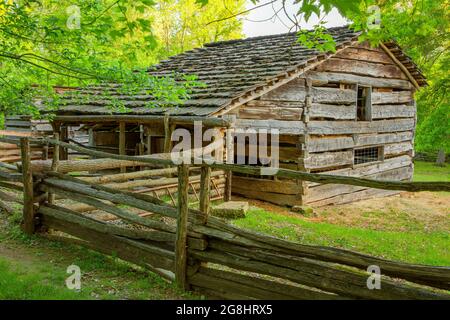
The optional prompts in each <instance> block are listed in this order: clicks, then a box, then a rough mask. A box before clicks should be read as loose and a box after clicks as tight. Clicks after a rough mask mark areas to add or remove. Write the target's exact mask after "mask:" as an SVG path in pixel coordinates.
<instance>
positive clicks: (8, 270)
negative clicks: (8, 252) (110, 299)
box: [0, 258, 90, 300]
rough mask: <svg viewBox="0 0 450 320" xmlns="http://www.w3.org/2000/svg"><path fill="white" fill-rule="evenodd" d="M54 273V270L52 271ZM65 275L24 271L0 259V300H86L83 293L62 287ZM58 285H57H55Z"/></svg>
mask: <svg viewBox="0 0 450 320" xmlns="http://www.w3.org/2000/svg"><path fill="white" fill-rule="evenodd" d="M53 271H54V270H53ZM66 277H67V275H66V274H64V273H62V272H52V273H42V272H37V271H34V272H33V271H30V270H26V269H25V268H23V267H22V266H20V265H18V264H11V263H10V262H8V261H7V260H6V259H4V258H0V300H12V299H14V300H80V299H82V300H86V299H89V298H90V296H89V295H88V294H86V293H85V292H75V291H73V290H69V289H67V288H66V287H65V286H64V283H65V280H64V279H65V278H66ZM55 283H59V285H55Z"/></svg>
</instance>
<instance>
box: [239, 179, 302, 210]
mask: <svg viewBox="0 0 450 320" xmlns="http://www.w3.org/2000/svg"><path fill="white" fill-rule="evenodd" d="M233 193H234V194H238V195H241V196H244V197H246V198H249V199H257V200H262V201H265V202H270V203H274V204H277V205H280V206H288V207H292V206H296V205H301V200H300V199H299V197H298V195H296V194H295V195H294V194H281V193H273V192H264V191H260V190H257V189H255V188H252V187H251V186H248V185H237V184H234V185H233Z"/></svg>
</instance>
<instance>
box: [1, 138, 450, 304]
mask: <svg viewBox="0 0 450 320" xmlns="http://www.w3.org/2000/svg"><path fill="white" fill-rule="evenodd" d="M0 141H1V140H0ZM43 143H49V144H51V145H52V144H53V145H58V146H61V147H63V148H72V149H75V150H77V151H78V152H82V153H85V154H87V155H90V156H95V157H102V156H103V157H107V158H108V160H107V161H105V160H104V159H103V161H105V162H109V163H114V166H112V165H110V164H108V166H112V167H113V168H117V169H120V168H121V167H123V165H124V162H127V161H128V162H132V163H133V165H132V166H136V164H137V165H142V164H143V163H144V164H150V165H156V166H158V165H162V166H166V165H168V164H171V160H170V158H168V156H167V155H157V156H146V157H130V156H117V155H111V154H105V153H103V152H98V151H93V150H88V149H85V148H83V147H80V146H77V145H71V144H67V143H62V142H59V141H57V140H46V141H43ZM29 144H30V140H28V139H23V140H22V143H21V147H22V163H21V164H19V165H18V167H17V170H16V168H14V167H11V166H9V167H3V169H1V170H0V187H2V188H6V189H10V190H13V191H19V190H23V195H24V199H23V201H22V200H21V199H16V200H17V201H21V202H23V204H24V229H25V231H27V232H29V233H35V232H38V233H39V234H42V235H44V236H47V237H50V238H51V239H56V240H60V241H66V242H69V243H74V244H77V245H82V246H85V247H87V248H90V249H93V250H96V251H99V252H102V253H105V254H108V255H114V256H117V257H119V258H121V259H124V260H126V261H130V262H132V263H135V264H137V265H140V266H142V267H145V268H148V269H149V270H152V271H153V272H156V273H158V274H160V275H161V276H163V277H165V278H166V279H168V280H170V281H176V283H177V284H178V285H179V286H180V288H182V289H184V290H195V291H199V292H202V293H204V294H206V295H208V296H211V297H218V298H225V299H450V295H449V293H448V290H450V267H448V266H446V267H434V266H424V265H413V264H407V263H402V262H396V261H388V260H384V259H381V258H377V257H372V256H369V255H364V254H360V253H356V252H351V251H346V250H342V249H336V248H329V247H320V246H308V245H302V244H299V243H294V242H290V241H286V240H282V239H278V238H275V237H271V236H268V235H264V234H260V233H256V232H252V231H248V230H244V229H240V228H237V227H235V226H232V225H230V224H228V223H226V222H224V221H222V220H221V219H218V218H216V217H211V216H209V215H208V213H209V208H210V200H211V197H210V193H211V189H212V188H211V178H212V177H213V176H214V175H215V173H214V172H213V171H212V169H214V170H223V171H227V170H231V171H234V172H242V173H249V174H254V175H258V174H259V173H260V169H259V168H254V167H246V166H234V165H227V164H213V165H206V164H203V165H201V169H200V176H194V177H195V180H196V181H197V180H199V184H200V188H199V190H198V193H199V195H198V199H199V210H197V209H193V208H192V205H190V204H189V199H190V196H192V190H191V189H190V188H189V186H190V182H191V181H190V179H191V180H192V177H191V176H190V173H191V172H192V170H198V169H193V168H192V167H190V166H189V165H179V166H178V168H164V169H156V170H159V171H153V170H144V171H138V172H130V173H121V174H108V175H105V176H88V177H86V176H79V177H75V176H71V175H69V174H67V173H70V172H73V171H95V170H99V168H103V165H101V163H102V161H97V160H99V159H96V160H95V161H96V164H97V165H96V166H90V164H91V163H93V162H92V161H94V160H86V161H82V162H85V163H90V164H89V165H86V164H82V162H79V163H77V162H65V161H59V162H58V164H57V166H55V165H52V162H49V161H47V162H45V164H44V162H42V161H39V162H35V161H31V159H30V158H29V157H28V156H27V151H28V150H29ZM57 149H58V148H55V150H57ZM56 153H57V152H56ZM111 159H114V160H116V161H113V160H111ZM53 164H54V162H53ZM98 164H100V165H98ZM62 168H65V169H62ZM19 169H20V171H21V172H20V173H19V171H18V170H19ZM60 169H61V171H60ZM145 171H147V172H145ZM169 174H170V175H172V176H173V175H176V177H175V178H173V177H171V178H167V177H163V178H162V179H170V182H174V181H176V185H177V195H176V197H177V201H176V206H175V205H169V204H168V203H167V202H165V201H163V200H161V199H158V198H157V197H155V196H151V195H148V194H141V193H135V192H132V191H131V188H130V189H128V188H121V187H118V186H117V185H118V184H119V185H120V184H123V183H130V184H129V186H134V187H135V186H139V187H141V186H142V185H146V184H147V183H146V182H138V183H135V184H133V183H134V182H133V181H131V180H132V179H148V178H150V177H155V176H159V175H161V176H164V175H169ZM276 175H277V176H281V177H285V178H292V179H301V180H307V181H314V182H320V183H333V184H335V183H343V184H350V185H358V186H367V187H375V188H381V189H389V190H407V191H418V190H432V191H436V190H446V191H449V190H450V185H449V184H448V183H399V182H388V181H373V180H367V179H356V178H349V177H337V176H323V175H318V174H307V173H303V172H297V171H291V170H279V171H278V173H276ZM136 181H139V180H136ZM132 182H133V183H132ZM166 182H167V180H166ZM190 193H191V194H190ZM49 194H55V195H56V196H57V197H59V198H60V199H70V200H71V201H72V202H75V203H80V204H83V205H87V206H91V207H93V208H95V209H96V210H99V211H101V212H104V213H107V214H109V215H111V216H114V217H116V220H114V221H115V222H114V223H110V222H109V220H103V219H101V218H99V217H98V216H96V215H93V214H85V213H80V212H78V211H74V210H71V209H70V207H69V206H67V205H66V203H64V202H63V201H60V200H58V198H57V197H56V198H55V199H54V200H53V201H48V198H47V197H48V195H49ZM6 196H7V195H5V194H2V193H0V199H1V198H2V197H3V198H4V197H6ZM139 210H140V211H139ZM372 265H376V266H378V267H379V268H380V269H381V273H382V276H381V279H380V281H381V289H380V290H370V289H368V287H367V279H368V277H369V274H368V273H367V268H368V267H369V266H372Z"/></svg>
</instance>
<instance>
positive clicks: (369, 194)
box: [305, 186, 400, 207]
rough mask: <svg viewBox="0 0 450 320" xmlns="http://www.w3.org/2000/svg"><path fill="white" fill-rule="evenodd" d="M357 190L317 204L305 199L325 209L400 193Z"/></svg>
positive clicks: (357, 188)
mask: <svg viewBox="0 0 450 320" xmlns="http://www.w3.org/2000/svg"><path fill="white" fill-rule="evenodd" d="M346 187H348V188H345V189H344V190H343V191H344V192H345V190H347V191H348V190H350V189H349V188H352V187H349V186H346ZM340 188H341V187H340ZM353 188H355V189H353V190H351V191H349V192H350V193H341V194H337V195H336V196H334V197H331V198H326V199H322V200H318V201H315V202H309V201H308V198H307V197H306V198H305V204H308V205H311V206H314V207H323V206H328V205H338V204H346V203H352V202H355V201H361V200H367V199H372V198H384V197H389V196H393V195H398V194H399V193H400V192H399V191H391V190H380V189H367V188H362V187H353ZM341 190H342V189H341Z"/></svg>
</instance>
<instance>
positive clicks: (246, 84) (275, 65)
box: [57, 27, 359, 116]
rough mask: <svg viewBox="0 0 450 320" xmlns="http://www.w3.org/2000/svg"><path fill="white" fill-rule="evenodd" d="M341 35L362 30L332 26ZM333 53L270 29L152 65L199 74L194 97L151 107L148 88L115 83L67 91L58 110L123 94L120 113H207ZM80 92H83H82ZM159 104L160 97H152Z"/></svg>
mask: <svg viewBox="0 0 450 320" xmlns="http://www.w3.org/2000/svg"><path fill="white" fill-rule="evenodd" d="M327 32H328V33H329V34H331V35H332V36H333V38H334V40H335V41H336V45H337V48H338V49H342V48H345V47H346V46H349V45H350V44H352V43H353V42H355V41H356V40H357V38H358V35H359V34H358V33H356V32H354V31H352V30H351V29H349V28H348V27H339V28H331V29H328V31H327ZM329 56H331V55H330V54H326V53H322V52H319V51H317V50H312V49H308V48H306V47H304V46H301V45H300V44H299V43H298V42H297V34H296V33H287V34H280V35H271V36H263V37H255V38H248V39H244V40H232V41H223V42H216V43H211V44H207V45H205V46H204V47H203V48H199V49H194V50H191V51H187V52H185V53H182V54H179V55H177V56H174V57H171V58H169V59H168V60H166V61H162V62H161V63H160V64H158V65H156V66H154V67H152V68H150V69H149V73H150V74H151V75H155V76H173V75H174V74H194V75H197V76H198V81H200V82H202V83H204V84H206V87H198V88H194V90H193V92H192V94H191V95H190V99H189V100H187V101H185V102H184V103H183V104H181V105H174V106H173V107H171V108H168V107H167V106H165V107H152V108H150V107H148V103H149V102H152V101H153V100H154V98H153V97H152V96H151V95H147V94H145V93H143V94H138V95H132V96H125V95H123V94H119V93H117V91H116V89H117V86H116V85H110V86H100V87H91V88H89V89H88V90H86V89H84V90H83V92H82V95H85V94H89V95H90V96H91V97H95V96H96V95H98V94H100V93H101V92H102V91H105V90H107V91H108V92H109V94H108V98H105V97H104V96H102V98H99V99H92V98H89V99H86V100H85V101H83V102H82V103H80V102H79V101H80V99H79V98H77V99H74V98H73V93H69V94H65V95H64V96H63V99H62V100H63V101H64V105H62V106H61V107H60V110H59V111H58V112H57V113H58V114H111V113H118V112H113V111H112V109H111V107H110V105H111V99H118V100H120V101H121V103H123V105H124V106H125V107H127V108H128V111H126V112H122V113H121V114H142V115H144V114H145V115H159V114H164V113H166V112H168V111H169V113H170V114H173V115H180V116H184V115H186V116H188V115H189V116H208V115H211V114H213V113H217V112H219V111H220V110H227V108H229V107H230V106H232V105H233V104H235V103H239V101H241V102H242V101H245V100H246V99H247V100H248V99H250V100H251V95H252V94H253V93H254V92H257V91H258V90H259V92H262V91H261V90H267V88H270V87H271V86H272V85H276V84H277V83H278V84H282V83H285V82H286V81H289V79H290V78H292V77H293V76H295V74H296V73H298V72H299V71H300V72H302V70H303V71H304V70H306V69H305V68H306V67H307V66H308V65H313V64H317V63H320V61H323V60H324V59H325V58H327V57H329ZM78 96H79V93H78ZM153 102H154V104H156V105H157V102H156V103H155V101H153Z"/></svg>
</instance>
